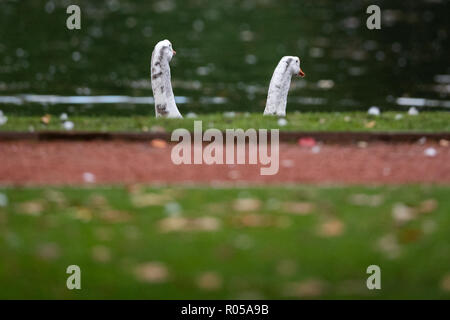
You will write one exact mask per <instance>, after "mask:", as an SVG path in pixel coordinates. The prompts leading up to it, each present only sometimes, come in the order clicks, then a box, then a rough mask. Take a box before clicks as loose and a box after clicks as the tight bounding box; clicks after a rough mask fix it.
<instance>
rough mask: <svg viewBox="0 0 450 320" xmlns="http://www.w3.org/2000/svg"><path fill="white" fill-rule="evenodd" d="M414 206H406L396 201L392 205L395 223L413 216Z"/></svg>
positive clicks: (409, 219) (405, 220)
mask: <svg viewBox="0 0 450 320" xmlns="http://www.w3.org/2000/svg"><path fill="white" fill-rule="evenodd" d="M415 213H416V212H415V210H414V208H411V207H408V206H406V205H404V204H403V203H396V204H394V206H393V207H392V217H393V218H394V220H395V221H396V222H397V223H400V224H403V223H406V222H408V221H411V220H413V219H414V218H415Z"/></svg>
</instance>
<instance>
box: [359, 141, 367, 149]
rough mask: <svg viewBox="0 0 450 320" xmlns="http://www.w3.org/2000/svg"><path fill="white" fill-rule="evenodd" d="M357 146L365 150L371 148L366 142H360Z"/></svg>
mask: <svg viewBox="0 0 450 320" xmlns="http://www.w3.org/2000/svg"><path fill="white" fill-rule="evenodd" d="M357 146H358V148H361V149H365V148H367V147H368V146H369V144H368V143H367V142H366V141H358V143H357Z"/></svg>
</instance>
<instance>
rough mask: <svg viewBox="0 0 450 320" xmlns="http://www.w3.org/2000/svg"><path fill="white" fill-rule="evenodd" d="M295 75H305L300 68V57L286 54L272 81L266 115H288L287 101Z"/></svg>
mask: <svg viewBox="0 0 450 320" xmlns="http://www.w3.org/2000/svg"><path fill="white" fill-rule="evenodd" d="M293 75H299V76H300V77H304V76H305V73H304V72H303V71H302V69H301V68H300V58H299V57H292V56H286V57H283V58H281V60H280V62H279V63H278V66H277V67H276V68H275V71H274V73H273V76H272V80H271V81H270V86H269V93H268V95H267V102H266V109H265V110H264V115H276V116H282V117H284V116H286V103H287V96H288V92H289V88H290V86H291V79H292V76H293Z"/></svg>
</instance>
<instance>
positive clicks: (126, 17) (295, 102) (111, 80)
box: [0, 0, 450, 114]
mask: <svg viewBox="0 0 450 320" xmlns="http://www.w3.org/2000/svg"><path fill="white" fill-rule="evenodd" d="M70 4H78V5H79V6H80V7H81V10H82V29H81V30H78V31H70V30H68V29H67V28H66V19H67V17H68V15H67V14H66V8H67V6H68V5H70ZM369 4H371V3H368V2H367V1H360V0H358V1H357V0H354V1H336V0H314V1H312V0H311V1H300V0H217V1H215V0H158V1H149V0H148V1H137V0H136V1H130V0H128V1H123V0H121V1H118V0H106V1H102V0H95V1H94V0H91V1H88V0H73V1H72V0H70V1H57V0H28V1H19V0H16V1H13V0H0V9H1V10H0V96H3V98H0V109H3V110H5V109H6V110H9V111H10V112H17V113H33V112H40V111H39V110H41V108H47V109H48V108H49V107H48V105H49V101H47V100H48V98H45V99H40V98H39V97H34V99H32V98H30V99H28V100H25V102H24V101H23V100H22V102H21V104H20V103H19V102H15V101H14V100H11V99H12V97H14V96H20V95H21V94H37V95H61V96H75V97H73V99H72V100H70V99H66V101H64V102H61V101H59V100H55V101H53V102H54V103H56V104H60V103H63V105H62V107H61V106H59V107H58V109H60V108H71V109H70V110H71V111H72V112H75V113H85V114H89V113H96V114H97V113H105V114H107V113H117V112H119V113H124V114H147V113H148V114H152V113H153V106H152V105H151V104H146V100H145V99H144V100H142V99H141V100H133V99H130V100H126V99H125V98H123V97H122V100H114V99H116V98H115V97H110V102H112V104H104V105H103V104H102V105H97V104H95V101H91V100H89V99H87V100H81V101H80V100H77V99H76V96H94V95H107V96H117V95H120V96H130V97H150V96H152V91H151V85H150V77H149V72H150V71H149V61H150V56H151V52H152V50H153V47H154V45H155V44H156V43H157V42H158V41H159V40H162V39H166V38H167V39H169V40H171V41H172V43H173V45H174V48H175V49H176V50H177V53H178V54H177V56H176V57H175V58H174V60H173V61H172V64H171V65H172V80H173V87H174V92H175V95H176V96H178V97H179V98H177V99H178V102H179V108H180V111H181V112H182V113H184V114H185V113H187V112H195V113H203V112H223V111H231V110H234V111H243V112H244V111H249V112H261V113H262V112H263V110H264V106H265V99H266V94H267V89H268V85H269V82H270V78H271V76H272V73H273V70H274V68H275V66H276V65H277V63H278V61H279V59H280V58H281V57H282V56H284V55H298V56H299V57H300V58H301V60H302V68H303V70H304V71H305V72H306V74H307V77H306V78H304V79H300V78H298V79H295V80H294V81H293V87H292V89H291V92H290V95H289V100H288V112H292V111H294V110H300V111H302V110H305V111H311V110H317V111H348V110H367V109H368V108H369V107H370V106H372V105H376V106H379V107H380V108H381V109H382V110H387V109H391V110H392V109H399V110H400V109H402V110H404V109H405V108H409V106H410V105H415V106H418V107H423V108H426V109H429V110H442V109H446V110H449V109H450V99H449V94H450V65H449V61H450V60H449V56H450V54H449V53H450V45H449V32H450V28H449V22H448V21H449V12H450V10H449V7H450V6H449V1H445V0H433V1H373V4H378V5H379V6H380V7H381V9H382V17H383V19H382V29H381V30H375V31H371V30H368V29H367V28H366V19H367V17H368V15H367V14H366V8H367V6H368V5H369ZM5 96H8V97H9V98H5ZM398 98H414V99H400V100H399V99H398ZM8 99H9V100H8ZM124 99H125V100H124ZM148 101H149V103H150V102H151V100H150V99H148ZM14 103H17V104H14ZM30 103H32V104H33V107H32V108H31V107H29V105H30ZM50 109H51V107H50ZM36 110H38V111H36Z"/></svg>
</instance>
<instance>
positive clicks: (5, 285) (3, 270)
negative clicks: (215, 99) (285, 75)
mask: <svg viewBox="0 0 450 320" xmlns="http://www.w3.org/2000/svg"><path fill="white" fill-rule="evenodd" d="M449 192H450V187H438V186H402V187H303V186H296V187H266V188H257V187H254V188H210V187H208V188H206V187H193V188H188V187H169V188H162V187H161V188H153V187H152V188H148V187H143V186H130V187H127V188H125V187H66V188H51V187H46V188H3V189H0V200H1V201H0V261H1V262H0V287H1V290H0V298H2V299H5V298H6V299H10V298H26V299H28V298H43V299H48V298H50V299H56V298H60V299H78V298H87V299H93V298H105V299H117V298H120V299H141V298H150V299H188V298H189V299H197V298H201V299H215V298H219V299H220V298H231V299H241V298H242V299H253V298H262V299H264V298H275V299H279V298H280V299H282V298H294V299H296V298H344V299H346V298H370V299H371V298H402V299H403V298H413V299H415V298H421V299H422V298H424V299H428V298H450V241H449V240H450V234H449V232H448V230H449V229H450V198H449V196H448V195H449ZM73 264H75V265H78V266H80V268H81V276H82V280H81V287H82V289H81V290H78V291H77V290H74V291H69V290H68V289H67V288H66V279H67V277H68V276H69V275H67V274H66V268H67V266H69V265H73ZM372 264H376V265H379V266H380V267H381V272H382V273H381V284H382V290H378V291H377V290H375V291H369V290H368V289H367V288H366V279H367V277H368V275H367V274H366V268H367V267H368V266H369V265H372Z"/></svg>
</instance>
